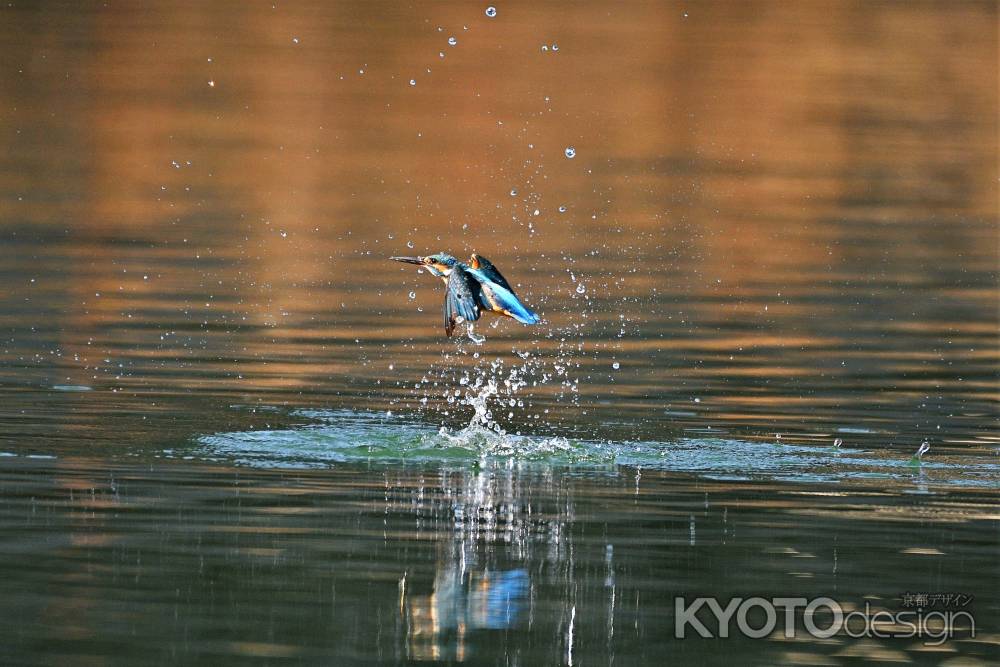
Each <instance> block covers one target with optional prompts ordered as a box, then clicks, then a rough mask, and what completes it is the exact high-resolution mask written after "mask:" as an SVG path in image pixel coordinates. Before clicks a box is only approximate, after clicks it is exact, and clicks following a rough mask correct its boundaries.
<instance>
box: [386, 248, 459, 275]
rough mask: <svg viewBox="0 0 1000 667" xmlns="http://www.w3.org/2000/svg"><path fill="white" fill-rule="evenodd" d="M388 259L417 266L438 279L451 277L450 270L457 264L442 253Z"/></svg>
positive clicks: (455, 260)
mask: <svg viewBox="0 0 1000 667" xmlns="http://www.w3.org/2000/svg"><path fill="white" fill-rule="evenodd" d="M390 259H393V260H395V261H397V262H406V263H407V264H418V265H420V266H422V267H424V268H425V269H427V271H428V272H430V274H431V275H434V276H437V277H439V278H445V277H447V276H449V275H451V271H452V269H453V268H455V264H456V263H457V262H458V260H457V259H455V258H454V257H452V256H451V255H449V254H447V253H443V252H439V253H436V254H434V255H428V256H426V257H390Z"/></svg>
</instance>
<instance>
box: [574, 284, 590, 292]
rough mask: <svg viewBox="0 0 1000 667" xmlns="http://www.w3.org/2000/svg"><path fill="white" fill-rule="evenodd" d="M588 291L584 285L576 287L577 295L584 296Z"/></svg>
mask: <svg viewBox="0 0 1000 667" xmlns="http://www.w3.org/2000/svg"><path fill="white" fill-rule="evenodd" d="M586 291H587V288H586V287H584V286H583V283H580V284H579V285H577V286H576V293H577V294H583V293H584V292H586Z"/></svg>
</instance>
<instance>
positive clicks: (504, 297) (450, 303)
mask: <svg viewBox="0 0 1000 667" xmlns="http://www.w3.org/2000/svg"><path fill="white" fill-rule="evenodd" d="M389 259H392V260H395V261H397V262H406V263H407V264H417V265H419V266H422V267H423V268H425V269H427V271H428V272H429V273H430V274H431V275H432V276H436V277H438V278H440V279H441V280H443V281H444V283H445V290H446V292H445V297H444V331H445V333H446V334H448V335H449V336H450V335H452V332H454V331H455V324H457V323H458V321H459V318H461V319H462V320H464V321H466V322H475V321H476V320H478V319H479V316H480V315H481V314H482V313H483V311H486V312H492V313H498V314H500V315H506V316H507V317H513V318H514V319H515V320H517V321H518V322H520V323H522V324H538V322H540V321H541V318H540V317H538V315H536V314H535V313H534V312H532V310H531V309H530V308H528V307H527V306H525V305H524V304H523V303H522V302H521V300H520V299H519V298H517V295H516V294H514V288H513V287H511V286H510V283H509V282H507V279H506V278H504V277H503V275H501V273H500V272H499V271H498V270H497V267H495V266H493V263H492V262H490V261H489V260H488V259H486V258H485V257H483V256H482V255H477V254H476V253H472V257H471V258H470V259H469V261H468V263H464V262H460V261H458V260H457V259H455V258H454V257H452V256H451V255H449V254H447V253H443V252H439V253H437V254H435V255H428V256H427V257H390V258H389Z"/></svg>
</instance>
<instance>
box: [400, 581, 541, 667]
mask: <svg viewBox="0 0 1000 667" xmlns="http://www.w3.org/2000/svg"><path fill="white" fill-rule="evenodd" d="M528 588H529V578H528V572H527V570H525V569H523V568H518V569H514V570H502V571H488V570H484V571H471V572H465V573H463V572H462V571H461V569H460V568H459V567H456V566H454V565H449V566H445V567H442V568H441V569H440V570H438V573H437V576H436V577H435V578H434V592H433V593H431V594H430V595H412V596H407V594H406V592H405V587H404V588H403V593H402V594H403V597H404V600H403V604H404V610H403V612H404V614H405V620H406V628H407V631H406V653H407V657H408V658H409V659H411V660H459V661H461V660H465V659H466V658H468V657H469V656H470V654H471V650H470V648H471V642H470V637H469V635H470V633H472V632H474V631H476V630H505V629H507V628H512V627H515V626H516V625H517V624H518V623H519V621H520V620H521V617H522V615H523V611H524V608H525V605H526V602H527V599H528Z"/></svg>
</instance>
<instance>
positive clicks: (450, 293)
mask: <svg viewBox="0 0 1000 667" xmlns="http://www.w3.org/2000/svg"><path fill="white" fill-rule="evenodd" d="M479 292H480V287H479V282H478V281H476V280H475V279H474V278H473V277H472V276H470V275H469V274H468V272H467V271H466V270H465V269H464V268H462V266H460V265H456V266H455V268H454V269H452V271H451V275H450V276H449V277H448V286H447V289H446V293H445V297H444V332H445V333H446V334H448V335H449V336H450V335H451V334H452V332H453V331H454V330H455V320H457V319H458V318H459V317H461V318H463V319H464V320H465V321H466V322H475V321H476V320H478V319H479V314H480V308H479Z"/></svg>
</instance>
